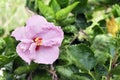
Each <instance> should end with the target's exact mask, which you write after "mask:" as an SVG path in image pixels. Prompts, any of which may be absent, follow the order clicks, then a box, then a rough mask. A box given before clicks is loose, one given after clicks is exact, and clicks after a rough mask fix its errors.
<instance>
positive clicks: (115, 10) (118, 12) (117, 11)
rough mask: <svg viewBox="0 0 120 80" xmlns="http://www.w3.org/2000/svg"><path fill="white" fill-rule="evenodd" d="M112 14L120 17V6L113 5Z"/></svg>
mask: <svg viewBox="0 0 120 80" xmlns="http://www.w3.org/2000/svg"><path fill="white" fill-rule="evenodd" d="M112 13H113V15H114V16H115V17H120V6H119V5H118V4H115V5H113V7H112Z"/></svg>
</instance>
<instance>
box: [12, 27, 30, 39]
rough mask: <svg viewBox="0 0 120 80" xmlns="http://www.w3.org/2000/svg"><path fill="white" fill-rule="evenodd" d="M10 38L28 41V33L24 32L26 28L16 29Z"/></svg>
mask: <svg viewBox="0 0 120 80" xmlns="http://www.w3.org/2000/svg"><path fill="white" fill-rule="evenodd" d="M11 36H13V37H15V39H16V40H20V41H21V40H23V39H26V40H27V39H29V38H30V36H29V32H28V31H27V30H26V27H18V28H16V29H15V30H14V31H13V32H12V34H11Z"/></svg>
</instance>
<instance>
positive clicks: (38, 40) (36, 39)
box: [34, 37, 42, 46]
mask: <svg viewBox="0 0 120 80" xmlns="http://www.w3.org/2000/svg"><path fill="white" fill-rule="evenodd" d="M34 42H35V43H36V45H37V46H40V45H42V38H40V37H37V38H35V39H34Z"/></svg>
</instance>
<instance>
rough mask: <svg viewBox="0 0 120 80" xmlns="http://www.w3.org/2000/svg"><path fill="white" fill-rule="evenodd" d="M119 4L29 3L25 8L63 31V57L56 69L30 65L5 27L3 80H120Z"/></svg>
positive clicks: (1, 36) (92, 0)
mask: <svg viewBox="0 0 120 80" xmlns="http://www.w3.org/2000/svg"><path fill="white" fill-rule="evenodd" d="M16 1H17V0H16ZM119 4H120V3H119V0H114V1H112V0H47V1H46V0H27V1H26V7H28V8H29V9H30V10H31V11H33V12H34V13H36V14H39V15H42V16H44V17H45V18H46V19H47V20H48V21H49V22H53V23H54V24H55V25H58V26H61V28H62V29H63V31H64V41H63V43H62V45H61V47H60V56H59V58H58V60H57V61H56V62H55V63H54V64H53V66H51V65H43V64H36V63H31V64H30V65H28V64H27V63H25V62H24V61H23V60H22V59H21V58H20V57H19V56H18V55H17V53H16V45H17V44H18V43H19V42H17V41H16V40H15V39H14V38H13V37H11V36H10V33H11V31H12V30H13V28H11V29H9V30H6V29H5V28H3V27H4V25H3V27H0V68H1V71H3V75H2V76H0V80H27V79H28V80H30V78H31V77H32V80H54V79H53V77H54V76H55V75H57V77H58V79H59V80H119V79H120V77H119V75H120V71H119V70H120V42H119V41H120V31H119V26H120V5H119ZM17 16H18V17H19V15H17ZM9 20H11V19H9ZM19 20H21V18H19ZM11 24H14V22H12V23H11ZM8 26H9V25H8ZM14 27H17V26H16V25H14ZM6 31H8V32H6ZM6 33H8V35H5V34H6Z"/></svg>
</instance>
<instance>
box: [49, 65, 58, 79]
mask: <svg viewBox="0 0 120 80" xmlns="http://www.w3.org/2000/svg"><path fill="white" fill-rule="evenodd" d="M47 71H48V72H49V73H51V74H52V80H59V79H58V76H57V74H56V71H55V69H54V66H53V64H51V65H50V70H47Z"/></svg>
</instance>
